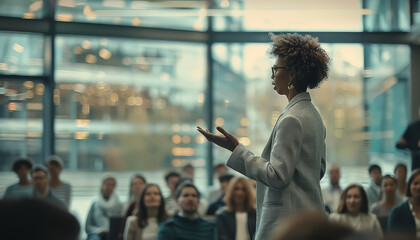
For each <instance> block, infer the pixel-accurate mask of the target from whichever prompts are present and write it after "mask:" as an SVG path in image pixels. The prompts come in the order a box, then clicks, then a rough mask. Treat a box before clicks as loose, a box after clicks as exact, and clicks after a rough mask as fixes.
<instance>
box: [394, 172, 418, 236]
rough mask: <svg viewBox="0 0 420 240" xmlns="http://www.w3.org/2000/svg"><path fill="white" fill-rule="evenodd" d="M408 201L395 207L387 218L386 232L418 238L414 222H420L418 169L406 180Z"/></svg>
mask: <svg viewBox="0 0 420 240" xmlns="http://www.w3.org/2000/svg"><path fill="white" fill-rule="evenodd" d="M407 197H408V200H407V201H405V202H403V203H401V204H400V205H397V206H395V207H394V208H393V209H392V210H391V213H390V215H389V218H388V230H389V231H390V232H397V233H402V234H405V235H408V236H411V237H412V238H419V236H420V231H417V229H418V227H417V226H416V220H415V219H414V218H415V217H414V215H413V214H415V216H416V218H417V221H420V218H419V217H420V169H416V170H414V171H413V173H412V174H411V177H410V179H409V180H408V188H407Z"/></svg>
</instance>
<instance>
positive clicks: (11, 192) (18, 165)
mask: <svg viewBox="0 0 420 240" xmlns="http://www.w3.org/2000/svg"><path fill="white" fill-rule="evenodd" d="M31 168H32V162H31V161H30V160H29V159H27V158H19V159H17V160H16V161H15V162H14V163H13V167H12V170H13V172H15V173H16V175H17V176H18V178H19V182H18V183H15V184H12V185H10V186H8V187H7V189H6V192H5V193H4V195H3V198H17V197H31V196H32V194H33V188H32V183H31V181H30V180H29V173H30V172H31Z"/></svg>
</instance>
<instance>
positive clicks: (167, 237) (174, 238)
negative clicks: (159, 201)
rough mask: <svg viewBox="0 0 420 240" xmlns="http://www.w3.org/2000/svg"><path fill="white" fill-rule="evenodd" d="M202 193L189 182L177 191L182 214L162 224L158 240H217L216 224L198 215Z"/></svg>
mask: <svg viewBox="0 0 420 240" xmlns="http://www.w3.org/2000/svg"><path fill="white" fill-rule="evenodd" d="M199 198H200V193H199V192H198V189H197V188H196V187H195V186H194V184H192V183H190V182H187V183H184V184H181V185H180V186H179V187H178V189H177V194H176V199H177V201H178V205H179V208H180V212H179V213H178V214H175V216H174V217H173V218H172V219H171V220H168V221H166V222H163V223H162V224H160V227H159V232H158V237H157V239H158V240H181V239H182V240H216V239H217V229H216V225H215V224H214V223H211V222H208V221H206V220H204V219H202V218H201V217H200V216H199V215H198V212H197V210H198V204H199Z"/></svg>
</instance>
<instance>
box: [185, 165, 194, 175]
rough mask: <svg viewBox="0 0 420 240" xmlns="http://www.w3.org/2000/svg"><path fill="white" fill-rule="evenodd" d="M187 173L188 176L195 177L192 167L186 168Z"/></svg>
mask: <svg viewBox="0 0 420 240" xmlns="http://www.w3.org/2000/svg"><path fill="white" fill-rule="evenodd" d="M185 173H186V174H187V175H188V176H190V177H193V176H194V168H192V167H187V168H185Z"/></svg>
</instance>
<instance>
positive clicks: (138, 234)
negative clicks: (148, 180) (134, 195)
mask: <svg viewBox="0 0 420 240" xmlns="http://www.w3.org/2000/svg"><path fill="white" fill-rule="evenodd" d="M138 205H139V206H138V211H137V213H136V215H135V216H131V217H129V218H128V219H127V227H126V230H125V231H124V239H125V240H154V239H156V237H157V232H158V226H159V224H161V223H162V222H163V221H166V220H168V218H169V216H168V214H167V213H166V210H165V201H164V199H163V196H162V192H161V191H160V188H159V186H158V185H156V184H148V185H147V186H146V187H145V188H144V191H143V194H142V195H141V199H140V201H139V203H138Z"/></svg>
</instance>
